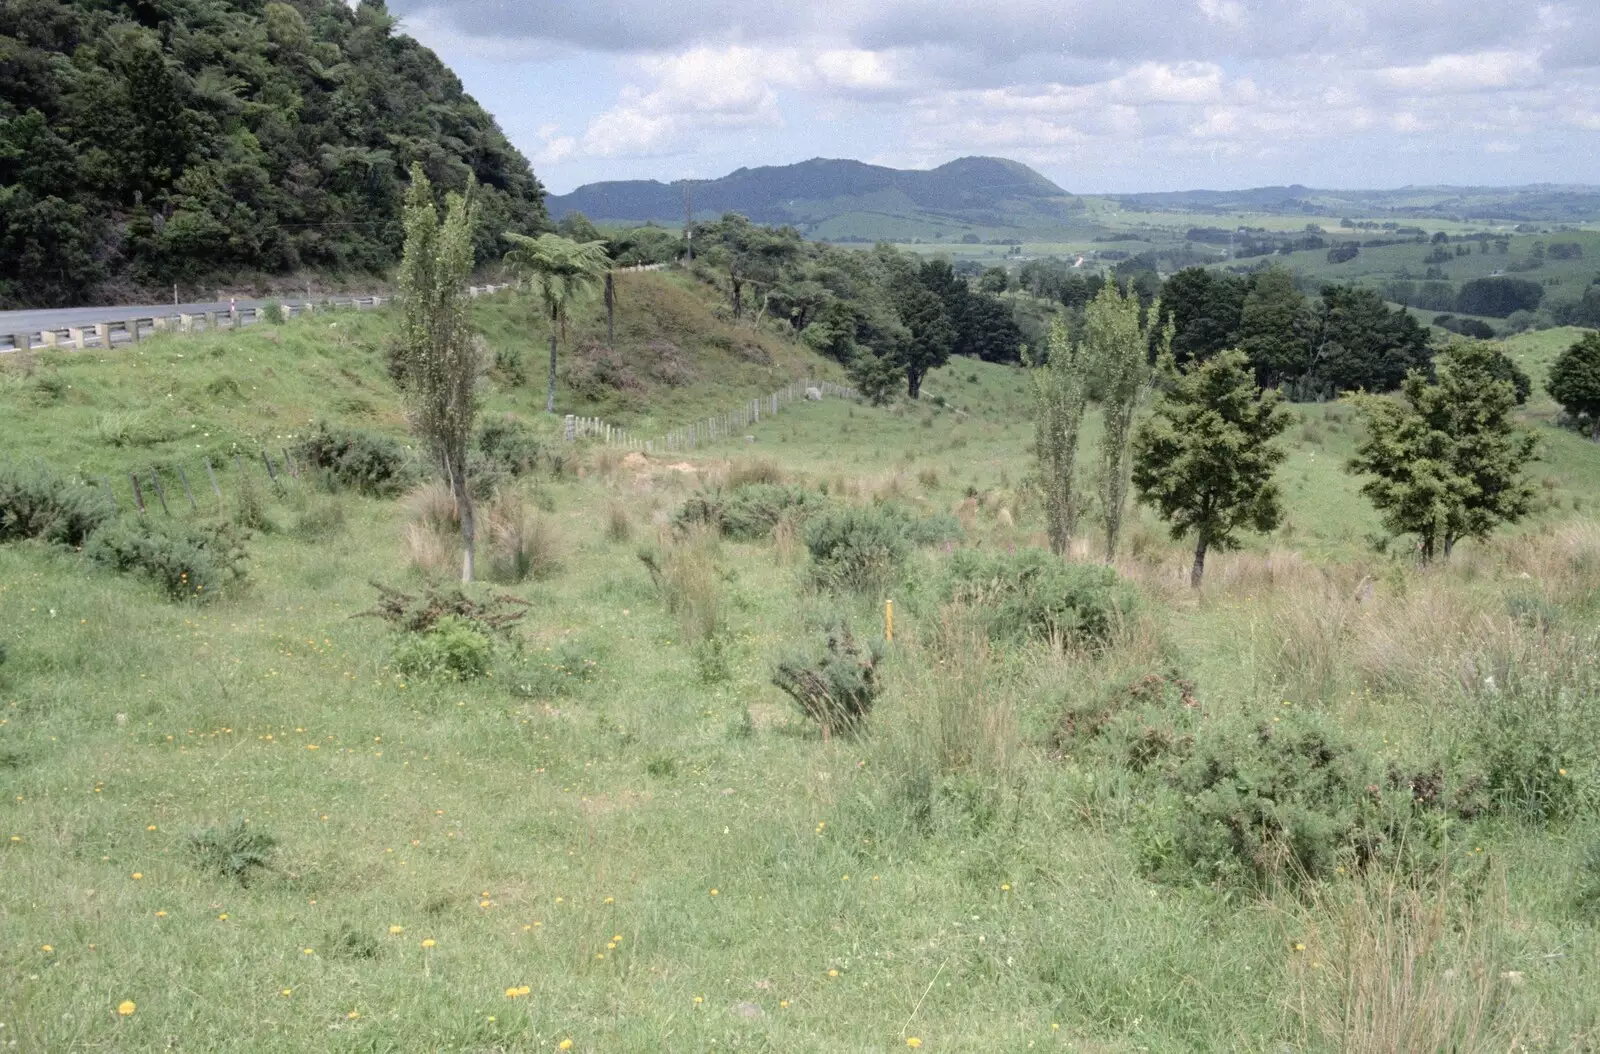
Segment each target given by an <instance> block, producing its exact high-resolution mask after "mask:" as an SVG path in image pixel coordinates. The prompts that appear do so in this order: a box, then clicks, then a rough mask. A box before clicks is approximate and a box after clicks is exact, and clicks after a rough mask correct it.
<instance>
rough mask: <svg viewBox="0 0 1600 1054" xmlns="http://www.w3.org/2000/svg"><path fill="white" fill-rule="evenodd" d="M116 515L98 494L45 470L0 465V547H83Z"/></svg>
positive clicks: (101, 493)
mask: <svg viewBox="0 0 1600 1054" xmlns="http://www.w3.org/2000/svg"><path fill="white" fill-rule="evenodd" d="M114 515H115V510H114V509H113V508H112V505H111V502H110V501H109V500H108V499H107V498H106V496H105V494H104V493H103V492H101V491H100V490H98V489H96V488H94V487H91V486H87V485H85V484H82V483H78V482H75V481H73V480H70V479H68V478H67V477H65V476H62V475H60V474H59V473H56V472H53V471H51V470H50V469H47V468H45V467H43V466H42V465H41V466H36V467H32V468H28V467H24V466H19V465H13V464H11V463H10V462H3V463H0V542H9V541H15V540H17V539H19V538H39V539H42V540H43V541H47V542H56V543H59V544H62V545H82V544H83V542H84V540H85V539H86V538H88V537H89V535H90V534H91V533H93V531H94V530H95V529H96V528H98V527H100V526H101V525H102V524H105V523H107V522H109V521H110V520H111V518H112V516H114Z"/></svg>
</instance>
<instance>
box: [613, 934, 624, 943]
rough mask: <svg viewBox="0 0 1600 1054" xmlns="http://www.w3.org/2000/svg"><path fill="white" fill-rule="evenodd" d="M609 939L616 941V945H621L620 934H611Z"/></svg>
mask: <svg viewBox="0 0 1600 1054" xmlns="http://www.w3.org/2000/svg"><path fill="white" fill-rule="evenodd" d="M611 939H612V940H614V941H616V942H617V943H618V944H621V943H622V934H620V933H613V934H612V935H611Z"/></svg>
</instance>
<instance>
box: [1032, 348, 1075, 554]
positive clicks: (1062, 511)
mask: <svg viewBox="0 0 1600 1054" xmlns="http://www.w3.org/2000/svg"><path fill="white" fill-rule="evenodd" d="M1085 369H1086V364H1085V362H1084V360H1083V358H1082V357H1080V356H1079V354H1078V349H1077V348H1075V347H1074V346H1073V344H1072V338H1071V335H1070V334H1069V332H1068V330H1067V324H1066V322H1065V321H1064V320H1062V319H1060V318H1057V319H1056V320H1055V321H1054V322H1053V323H1052V324H1051V326H1050V357H1049V358H1048V359H1047V360H1046V361H1045V363H1044V364H1043V365H1042V366H1039V367H1038V368H1037V369H1035V370H1034V371H1033V391H1034V407H1035V417H1034V449H1035V451H1036V452H1037V454H1038V458H1039V482H1040V486H1041V488H1042V489H1043V490H1044V512H1045V527H1046V530H1047V532H1048V533H1049V536H1050V549H1051V551H1053V552H1054V553H1055V554H1056V555H1057V556H1065V555H1066V552H1067V546H1068V545H1069V544H1071V542H1072V534H1073V532H1074V531H1075V530H1076V529H1077V526H1078V492H1077V470H1078V432H1079V430H1080V428H1082V426H1083V409H1084V403H1085V400H1086V398H1087V396H1088V379H1087V378H1086V377H1085V375H1084V374H1085Z"/></svg>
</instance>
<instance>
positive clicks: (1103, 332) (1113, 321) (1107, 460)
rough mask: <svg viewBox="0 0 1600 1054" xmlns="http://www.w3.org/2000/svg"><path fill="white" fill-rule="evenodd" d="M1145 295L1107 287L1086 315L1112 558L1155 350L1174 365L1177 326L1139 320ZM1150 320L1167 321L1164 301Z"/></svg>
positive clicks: (1108, 551)
mask: <svg viewBox="0 0 1600 1054" xmlns="http://www.w3.org/2000/svg"><path fill="white" fill-rule="evenodd" d="M1139 314H1140V310H1139V295H1138V293H1136V292H1134V291H1133V290H1131V289H1130V290H1129V291H1128V292H1127V293H1126V294H1124V293H1123V291H1122V290H1121V289H1120V288H1118V286H1117V283H1115V282H1107V283H1106V284H1105V287H1104V288H1102V289H1101V290H1100V292H1099V294H1098V295H1097V296H1096V297H1095V298H1094V299H1093V300H1092V301H1090V302H1089V306H1088V307H1087V308H1086V309H1085V311H1084V320H1083V349H1082V352H1081V354H1082V355H1083V356H1084V357H1085V359H1086V360H1087V363H1088V365H1089V367H1090V369H1091V370H1092V371H1093V373H1094V378H1095V380H1096V381H1098V383H1099V386H1100V389H1101V401H1100V407H1101V412H1102V413H1103V414H1104V416H1105V422H1106V427H1105V432H1104V434H1103V435H1102V436H1101V439H1100V479H1099V484H1100V507H1101V509H1100V511H1101V522H1102V524H1103V525H1104V527H1105V537H1106V559H1107V560H1110V559H1112V558H1113V557H1115V556H1116V555H1117V539H1118V538H1119V537H1120V536H1121V534H1122V519H1123V514H1124V511H1125V509H1126V507H1127V503H1128V469H1129V464H1128V440H1129V437H1130V436H1131V435H1132V433H1133V419H1134V415H1135V414H1136V413H1137V412H1138V409H1139V399H1140V397H1141V396H1142V395H1143V394H1144V391H1145V388H1146V387H1147V386H1148V385H1149V383H1150V378H1151V369H1150V356H1151V350H1152V348H1153V349H1154V351H1155V357H1156V359H1157V361H1159V362H1162V363H1163V364H1166V363H1170V361H1171V358H1172V326H1171V323H1170V322H1169V323H1168V324H1167V325H1165V326H1162V327H1161V328H1160V330H1159V331H1158V332H1156V333H1155V334H1151V333H1150V332H1148V331H1147V330H1146V328H1145V327H1144V326H1143V325H1141V323H1140V320H1139ZM1149 317H1150V319H1151V320H1152V323H1153V324H1154V320H1156V319H1159V318H1160V317H1161V305H1160V302H1159V301H1157V302H1156V303H1154V304H1152V305H1151V307H1150V313H1149Z"/></svg>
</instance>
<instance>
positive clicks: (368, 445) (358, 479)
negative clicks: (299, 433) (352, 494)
mask: <svg viewBox="0 0 1600 1054" xmlns="http://www.w3.org/2000/svg"><path fill="white" fill-rule="evenodd" d="M294 452H295V455H296V456H297V457H299V458H300V459H301V460H302V461H304V462H305V463H307V464H309V465H311V466H312V467H313V468H315V469H317V470H318V471H320V472H321V473H322V475H323V477H324V478H325V479H327V480H328V481H329V482H331V483H333V484H335V485H337V486H341V487H354V488H356V489H357V490H360V491H362V492H363V493H367V494H380V495H383V494H394V493H397V492H398V491H399V490H400V489H401V488H402V487H404V486H405V484H406V482H407V479H408V476H409V473H408V471H407V459H406V452H405V449H404V448H403V447H401V445H400V444H399V443H397V442H395V441H394V440H393V439H390V438H389V437H388V436H381V435H377V434H375V433H372V432H365V431H362V430H360V429H356V428H343V427H340V426H338V425H330V424H328V423H327V422H326V421H319V422H318V423H317V425H316V427H315V428H314V429H313V430H312V431H311V433H310V434H309V435H307V436H306V437H305V438H304V439H302V440H300V442H299V443H297V444H296V445H295V451H294Z"/></svg>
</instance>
